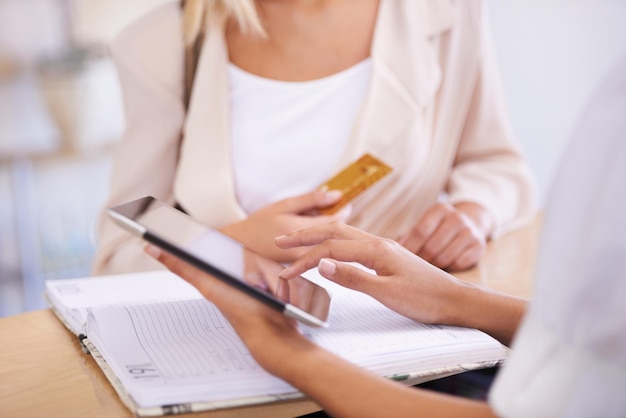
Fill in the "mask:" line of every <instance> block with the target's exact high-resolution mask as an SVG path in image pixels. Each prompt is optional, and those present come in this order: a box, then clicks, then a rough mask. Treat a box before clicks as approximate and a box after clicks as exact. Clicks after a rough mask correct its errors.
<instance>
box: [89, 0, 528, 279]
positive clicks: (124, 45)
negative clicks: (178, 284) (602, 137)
mask: <svg viewBox="0 0 626 418" xmlns="http://www.w3.org/2000/svg"><path fill="white" fill-rule="evenodd" d="M188 3H189V4H188V5H187V7H188V9H187V10H186V13H191V14H190V15H187V16H186V17H187V18H189V17H192V19H191V23H192V25H191V30H190V31H191V32H193V31H194V24H193V23H194V19H193V13H195V15H196V17H197V16H198V13H203V12H202V9H203V8H204V6H206V5H208V6H215V7H214V8H212V7H209V10H208V12H207V13H208V14H207V16H208V24H207V28H206V35H205V36H204V38H203V43H202V50H201V54H200V56H199V61H198V66H197V71H196V77H195V80H194V84H193V86H194V89H193V93H192V95H191V99H190V103H189V108H188V111H186V110H185V103H184V99H183V97H184V87H183V84H184V83H183V79H184V75H183V73H184V66H183V61H184V41H183V36H182V34H183V16H182V13H181V9H180V7H179V5H178V4H176V3H173V4H167V5H165V6H162V7H160V8H157V9H156V10H154V11H153V12H151V13H150V14H148V15H147V16H145V17H144V18H142V19H140V20H139V21H138V22H136V23H134V24H133V25H131V27H129V28H128V29H126V30H125V31H124V32H123V33H122V34H120V36H119V37H118V39H117V40H116V41H115V42H114V43H113V45H112V48H111V50H112V54H113V58H114V60H115V63H116V65H117V68H118V72H119V78H120V81H121V85H122V88H123V95H124V104H125V109H126V117H127V118H126V123H127V128H126V133H125V136H124V138H123V140H122V141H121V143H120V144H119V148H118V150H117V154H116V157H115V159H114V166H113V176H112V182H111V189H110V196H109V198H108V200H107V202H106V206H111V205H115V204H119V203H122V202H124V201H127V200H131V199H134V198H138V197H141V196H144V195H153V196H155V197H158V198H160V199H162V200H164V201H166V202H169V203H172V204H173V203H175V202H176V203H178V204H179V205H180V206H182V207H183V208H184V209H185V210H186V211H187V212H188V213H189V214H190V215H191V216H193V217H195V218H196V219H198V220H199V221H201V222H203V223H205V224H206V225H210V226H212V227H215V228H220V229H222V230H223V231H224V232H226V233H227V234H229V235H231V236H233V237H234V238H236V239H238V240H240V241H241V242H243V243H244V244H246V245H248V246H249V247H251V248H253V249H254V250H256V251H258V252H260V253H263V254H265V255H268V256H270V257H272V258H275V259H278V260H280V261H290V260H291V259H293V257H294V256H295V255H297V253H294V252H285V251H286V250H279V249H278V248H277V247H276V246H275V244H274V237H275V236H277V235H281V234H284V233H287V232H290V231H293V230H295V229H303V228H306V227H310V226H313V225H316V224H320V223H327V222H330V221H334V220H337V219H338V217H337V216H335V217H326V216H310V215H305V214H304V213H310V209H313V208H315V207H318V206H323V205H324V202H322V200H323V199H324V196H323V194H320V193H317V194H306V193H307V192H309V191H310V189H305V190H301V191H300V193H301V194H302V195H300V196H296V197H294V198H293V199H287V201H284V200H282V201H279V202H278V203H275V204H273V203H271V202H270V204H269V205H268V206H267V207H265V208H264V209H261V210H260V211H258V212H255V213H254V214H249V213H246V211H245V210H244V209H243V208H242V207H241V205H240V203H239V200H238V197H240V196H239V195H238V191H237V190H236V187H235V179H234V174H233V173H234V169H235V167H233V160H234V159H236V158H235V157H236V155H235V156H234V155H232V154H233V151H232V147H231V135H230V133H231V130H232V126H230V125H231V120H230V117H231V115H230V112H231V107H230V102H229V100H230V92H229V78H228V74H229V73H228V66H229V65H230V64H234V65H236V66H237V67H239V68H241V69H242V70H245V71H247V72H249V73H251V74H254V75H256V76H258V77H262V78H265V79H275V80H282V81H287V82H308V81H311V80H317V79H321V78H324V77H328V76H330V75H333V74H335V73H338V72H341V71H343V70H346V69H347V68H350V67H352V66H355V65H357V64H358V63H360V62H362V61H363V60H370V62H371V74H370V75H369V82H368V85H367V91H366V92H365V94H364V99H363V101H362V102H361V103H360V106H359V108H358V112H357V113H356V116H355V119H354V123H353V124H352V129H351V130H350V132H349V135H348V137H347V139H346V142H345V145H343V146H342V147H340V149H336V150H334V152H335V153H337V158H336V159H335V161H338V164H334V165H332V166H326V167H320V170H322V171H321V172H322V173H323V174H324V175H327V176H330V175H331V174H333V173H335V172H337V171H338V170H339V169H340V168H342V167H343V166H345V165H346V164H348V163H349V162H351V161H353V160H355V159H357V158H358V157H359V156H361V155H362V154H363V153H365V152H370V153H372V154H373V155H375V156H376V157H378V158H380V159H381V160H383V161H385V162H386V163H387V164H389V165H390V166H392V167H393V172H392V174H391V175H390V176H389V178H388V179H386V180H385V181H384V182H382V183H380V184H378V185H376V186H374V188H372V189H371V190H368V192H367V193H365V194H364V195H363V196H361V198H360V199H358V201H356V202H354V204H353V205H352V211H351V214H350V215H349V216H347V215H346V213H343V215H341V216H340V217H339V219H340V220H345V221H347V222H348V223H350V224H352V225H354V226H357V227H359V228H362V229H365V230H367V231H369V232H372V233H375V234H378V235H382V236H385V237H389V238H392V239H396V240H398V241H399V242H400V243H402V244H404V245H405V246H406V247H407V248H408V249H409V250H411V251H412V252H414V253H416V254H418V255H420V256H421V257H423V258H424V259H426V260H427V261H430V262H431V263H433V264H435V265H437V266H439V267H442V268H446V269H450V270H458V269H465V268H469V267H471V266H473V265H475V264H476V262H477V261H478V260H479V258H480V256H481V254H482V252H483V250H484V246H485V242H486V241H487V240H488V239H489V238H491V237H495V236H498V235H500V234H503V233H505V232H506V231H508V230H510V229H512V228H515V227H517V226H519V225H520V224H522V223H524V222H526V221H527V220H528V219H529V218H530V217H531V216H532V213H533V190H532V182H531V176H530V173H529V169H528V166H527V164H526V162H525V160H524V158H523V156H522V155H521V152H520V149H519V147H518V145H517V144H516V143H515V141H514V139H513V136H512V133H511V130H510V127H509V124H508V121H507V117H506V112H505V106H504V102H503V98H502V96H501V88H500V85H499V79H498V74H497V71H496V63H495V61H494V57H493V51H492V46H491V45H490V40H489V35H488V31H487V29H486V26H487V21H486V20H487V19H486V16H485V11H484V8H483V5H482V3H481V2H480V1H478V0H476V1H458V2H454V1H444V0H436V1H433V0H430V1H429V0H354V1H352V0H351V1H345V0H341V1H337V0H327V1H321V0H320V1H313V2H311V1H300V0H297V1H290V2H273V1H266V0H260V1H258V2H257V7H256V8H255V7H254V2H251V1H250V0H224V1H216V0H213V1H211V0H207V1H206V3H205V2H204V0H194V1H189V2H188ZM220 5H221V6H225V8H224V7H222V8H220V7H219V6H220ZM246 6H247V8H246ZM192 8H193V9H195V10H192ZM257 12H258V14H257ZM202 15H203V16H204V14H202ZM196 26H197V25H196ZM187 29H189V28H187ZM285 108H286V109H287V108H289V105H286V107H285ZM280 158H283V159H286V158H306V156H301V155H298V156H297V155H293V156H291V155H290V156H281V157H280ZM275 167H276V170H277V175H281V176H289V175H290V173H289V172H284V173H282V172H281V171H280V170H281V169H283V170H284V168H282V167H281V164H280V159H279V160H277V163H276V164H275ZM239 168H241V167H239ZM317 174H319V173H317ZM305 175H306V173H305ZM293 186H294V187H295V189H296V190H297V189H298V185H297V184H294V185H293ZM295 195H297V193H296V194H295ZM327 197H328V198H331V199H332V196H327ZM320 199H321V200H320ZM98 239H99V250H98V253H97V256H96V260H95V264H94V272H95V273H96V274H103V273H116V272H128V271H138V270H146V269H152V268H159V265H158V264H157V263H155V262H154V261H153V260H151V259H150V258H149V257H147V256H146V255H145V254H144V253H143V251H142V243H141V242H140V240H138V239H136V238H133V237H130V236H129V235H128V234H126V233H125V232H124V231H122V230H121V229H119V228H118V227H117V226H115V225H113V224H112V222H110V221H109V220H108V219H107V218H106V216H102V217H101V220H100V224H99V233H98Z"/></svg>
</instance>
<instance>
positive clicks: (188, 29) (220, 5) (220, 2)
mask: <svg viewBox="0 0 626 418" xmlns="http://www.w3.org/2000/svg"><path fill="white" fill-rule="evenodd" d="M183 6H184V7H183V36H184V40H185V45H187V46H190V45H192V44H193V43H194V42H195V41H196V39H197V38H198V36H201V34H202V32H203V31H204V25H205V23H206V22H210V23H216V24H222V23H224V22H225V21H227V20H230V19H234V20H235V22H237V24H238V25H239V27H240V28H241V30H242V31H244V32H248V33H254V34H258V35H262V36H263V35H264V34H265V31H264V30H263V26H262V25H261V20H260V19H259V15H258V13H257V9H256V4H255V0H183Z"/></svg>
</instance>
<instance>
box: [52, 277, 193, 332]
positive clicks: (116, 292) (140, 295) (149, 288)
mask: <svg viewBox="0 0 626 418" xmlns="http://www.w3.org/2000/svg"><path fill="white" fill-rule="evenodd" d="M46 297H47V299H48V300H49V302H50V304H52V306H53V307H54V309H55V310H56V311H58V312H59V313H60V315H61V316H62V317H63V319H64V320H65V322H66V323H67V325H68V327H69V328H70V329H71V330H72V331H73V332H74V333H75V334H79V333H81V332H83V326H84V324H85V321H86V320H87V312H88V311H89V309H91V308H96V307H106V306H116V305H125V304H137V303H149V302H166V301H175V300H188V299H202V298H203V297H202V295H201V294H200V293H199V292H198V291H197V290H196V289H195V288H194V287H193V286H191V285H190V284H189V283H187V282H186V281H184V280H183V279H181V278H180V277H178V276H176V275H175V274H173V273H171V272H169V271H167V270H158V271H150V272H145V273H133V274H122V275H115V276H99V277H90V278H80V279H63V280H47V281H46Z"/></svg>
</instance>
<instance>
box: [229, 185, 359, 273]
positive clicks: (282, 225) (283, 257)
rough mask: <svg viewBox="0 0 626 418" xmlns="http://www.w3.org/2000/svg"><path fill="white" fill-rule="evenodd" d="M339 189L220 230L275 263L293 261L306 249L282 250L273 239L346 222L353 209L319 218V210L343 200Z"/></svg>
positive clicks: (278, 206) (285, 203)
mask: <svg viewBox="0 0 626 418" xmlns="http://www.w3.org/2000/svg"><path fill="white" fill-rule="evenodd" d="M341 196H342V194H341V192H340V191H339V190H330V191H321V190H317V191H314V192H311V193H307V194H304V195H300V196H295V197H291V198H287V199H284V200H281V201H278V202H276V203H273V204H271V205H268V206H265V207H264V208H262V209H260V210H258V211H256V212H254V213H253V214H251V215H250V216H248V218H246V219H245V220H243V221H241V222H237V223H235V224H231V225H228V226H225V227H223V228H221V229H220V230H221V232H223V233H224V234H226V235H229V236H230V237H231V238H234V239H236V240H237V241H239V242H241V243H243V244H244V245H245V246H247V247H248V248H250V249H251V250H253V251H254V252H256V253H258V254H260V255H262V256H265V257H267V258H271V259H273V260H276V261H281V262H290V261H293V260H294V259H295V258H297V257H298V256H299V255H301V254H302V253H303V249H300V248H293V249H288V250H287V249H281V248H278V247H277V246H276V243H275V242H274V237H276V236H277V235H282V234H287V233H289V232H292V231H296V230H299V229H304V228H309V227H312V226H316V225H323V224H327V223H330V222H336V221H340V222H343V221H345V220H346V219H347V218H348V216H349V215H350V211H351V206H349V205H348V206H346V207H345V208H343V209H342V210H340V211H339V212H337V213H336V214H334V215H331V216H328V215H319V214H317V210H319V209H320V208H324V207H328V206H331V205H333V204H334V203H336V202H338V201H339V200H340V199H341Z"/></svg>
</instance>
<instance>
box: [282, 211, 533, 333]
mask: <svg viewBox="0 0 626 418" xmlns="http://www.w3.org/2000/svg"><path fill="white" fill-rule="evenodd" d="M276 244H277V245H278V246H279V247H281V248H293V247H297V246H311V245H315V247H313V248H311V249H310V250H309V251H308V252H306V253H305V254H304V255H303V256H302V257H300V258H299V259H297V260H296V261H294V262H293V264H291V265H290V266H289V267H287V268H286V269H285V270H284V271H283V272H282V274H281V277H283V278H285V279H291V278H293V277H296V276H298V275H300V274H302V273H304V272H305V271H307V270H309V269H311V268H313V267H315V266H318V270H319V272H320V274H321V275H322V276H323V277H326V278H327V279H330V280H332V281H334V282H336V283H338V284H340V285H342V286H345V287H348V288H351V289H354V290H358V291H361V292H363V293H367V294H369V295H370V296H372V297H373V298H375V299H377V300H378V301H380V302H381V303H382V304H384V305H386V306H387V307H388V308H390V309H392V310H394V311H396V312H398V313H399V314H401V315H404V316H406V317H408V318H412V319H415V320H417V321H420V322H425V323H431V324H433V323H434V324H447V325H456V326H462V327H469V328H478V329H480V330H482V331H485V332H486V333H488V334H490V335H492V336H493V337H495V338H497V339H498V340H500V341H501V342H502V343H504V344H509V343H510V341H511V338H512V337H513V335H514V333H515V331H516V329H517V327H518V325H519V322H520V320H521V318H522V315H523V313H524V311H525V309H526V302H525V301H524V300H522V299H519V298H514V297H511V296H508V295H504V294H502V293H498V292H495V291H493V290H490V289H487V288H484V287H481V286H478V285H474V284H471V283H467V282H464V281H461V280H459V279H457V278H455V277H453V276H451V275H450V274H448V273H446V272H445V271H443V270H441V269H439V268H437V267H435V266H433V265H432V264H430V263H428V262H426V261H424V260H422V259H421V258H419V257H418V256H416V255H415V254H413V253H412V252H410V251H409V250H407V249H406V248H405V247H403V246H402V245H400V244H398V243H397V242H395V241H393V240H389V239H384V238H380V237H377V236H375V235H371V234H368V233H366V232H363V231H360V230H358V229H356V228H354V227H351V226H348V225H345V224H341V223H333V224H326V225H320V226H316V227H313V228H310V229H306V230H303V231H297V232H293V233H291V234H288V235H285V236H281V237H278V238H276ZM347 262H356V263H359V264H361V265H363V266H365V267H367V268H369V269H371V270H374V273H372V272H368V271H365V270H363V269H362V268H360V267H356V266H354V265H350V264H347Z"/></svg>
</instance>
